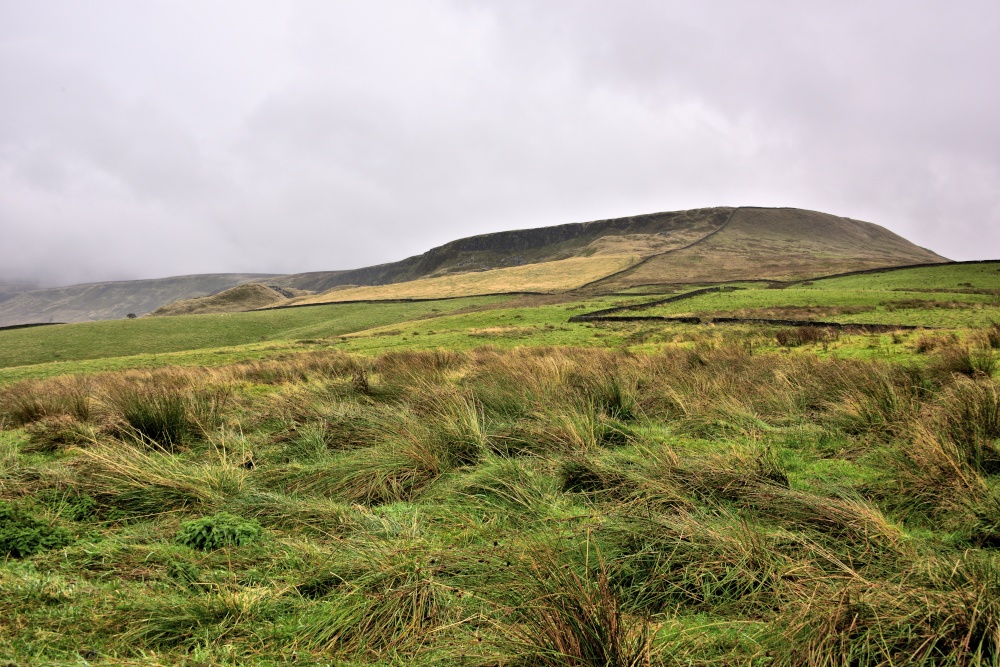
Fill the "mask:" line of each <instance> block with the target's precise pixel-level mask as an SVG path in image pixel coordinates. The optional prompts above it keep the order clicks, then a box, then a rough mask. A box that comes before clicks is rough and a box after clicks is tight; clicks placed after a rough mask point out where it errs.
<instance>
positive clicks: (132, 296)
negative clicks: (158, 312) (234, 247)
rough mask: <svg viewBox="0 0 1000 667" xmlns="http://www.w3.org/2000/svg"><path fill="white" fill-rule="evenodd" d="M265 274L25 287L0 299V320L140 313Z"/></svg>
mask: <svg viewBox="0 0 1000 667" xmlns="http://www.w3.org/2000/svg"><path fill="white" fill-rule="evenodd" d="M270 277H271V276H270V274H264V273H212V274H201V275H193V276H177V277H174V278H160V279H156V280H122V281H115V282H106V283H88V284H86V285H73V286H70V287H55V288H50V289H41V290H31V291H28V292H20V293H18V294H15V295H14V296H12V297H11V298H9V299H6V300H4V301H2V302H0V326H10V325H13V324H25V323H29V322H86V321H90V320H109V319H118V318H122V317H125V316H126V315H128V314H129V313H135V314H136V315H143V314H145V313H148V312H150V311H152V310H154V309H156V308H158V307H160V306H162V305H163V304H166V303H170V302H172V301H177V300H178V299H188V298H191V297H195V296H205V295H208V294H214V293H216V292H219V291H221V290H224V289H229V288H230V287H235V286H236V285H240V284H243V283H248V282H254V281H259V280H264V279H267V278H270Z"/></svg>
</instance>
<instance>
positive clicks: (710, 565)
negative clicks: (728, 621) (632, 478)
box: [606, 508, 802, 617]
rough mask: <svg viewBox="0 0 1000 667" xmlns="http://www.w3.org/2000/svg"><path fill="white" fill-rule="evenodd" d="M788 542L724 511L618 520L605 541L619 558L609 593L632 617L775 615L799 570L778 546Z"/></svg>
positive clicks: (782, 534) (784, 535)
mask: <svg viewBox="0 0 1000 667" xmlns="http://www.w3.org/2000/svg"><path fill="white" fill-rule="evenodd" d="M788 537H789V536H788V534H787V533H785V532H783V531H774V530H768V529H767V528H766V527H765V526H764V525H762V524H760V523H757V522H754V521H751V520H748V519H747V518H746V517H740V516H738V515H737V514H735V513H733V512H731V511H728V510H726V509H724V508H717V509H715V510H713V511H704V510H699V511H681V512H678V513H676V514H672V515H666V516H650V517H648V518H640V517H629V518H624V519H622V520H619V521H617V522H614V523H611V525H610V527H609V529H608V531H607V535H606V539H609V540H610V541H611V542H612V543H613V544H614V545H615V549H616V552H617V553H618V554H619V556H618V557H617V558H616V559H615V560H614V562H613V572H614V580H615V585H616V587H617V589H618V590H619V591H620V595H621V596H622V598H623V600H625V601H627V603H628V605H629V608H630V609H632V610H635V611H636V612H639V613H645V614H653V613H662V612H665V611H672V610H674V609H676V608H677V607H678V606H683V607H686V608H688V609H691V610H692V611H703V612H710V613H712V614H716V615H719V616H736V617H738V616H740V615H760V614H766V613H769V612H772V611H774V610H775V609H776V608H778V607H780V605H781V601H782V597H783V596H784V595H785V594H786V592H785V590H784V587H785V577H786V574H787V573H789V572H792V571H793V569H794V568H795V567H796V566H798V567H802V565H801V564H799V563H796V562H795V560H794V559H793V558H792V557H790V556H789V554H788V553H786V552H787V551H789V549H788V548H787V546H785V545H782V542H783V541H786V542H787V540H788Z"/></svg>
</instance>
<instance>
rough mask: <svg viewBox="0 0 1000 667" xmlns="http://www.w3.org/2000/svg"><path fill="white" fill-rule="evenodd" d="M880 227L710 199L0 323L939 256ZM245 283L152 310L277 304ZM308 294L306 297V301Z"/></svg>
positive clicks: (40, 303)
mask: <svg viewBox="0 0 1000 667" xmlns="http://www.w3.org/2000/svg"><path fill="white" fill-rule="evenodd" d="M942 261H946V260H944V258H942V257H940V256H938V255H936V254H934V253H933V252H931V251H929V250H925V249H923V248H918V247H917V246H914V245H913V244H912V243H909V242H908V241H906V240H905V239H903V238H901V237H899V236H897V235H895V234H892V233H891V232H889V231H888V230H885V229H883V228H881V227H879V226H877V225H873V224H871V223H865V222H859V221H856V220H850V219H847V218H838V217H835V216H831V215H827V214H823V213H816V212H813V211H803V210H799V209H762V208H730V207H720V208H708V209H694V210H690V211H675V212H666V213H653V214H649V215H640V216H633V217H627V218H617V219H613V220H598V221H594V222H586V223H572V224H566V225H556V226H553V227H541V228H537V229H527V230H516V231H509V232H498V233H494V234H483V235H479V236H471V237H468V238H464V239H458V240H456V241H452V242H450V243H447V244H445V245H443V246H440V247H437V248H433V249H431V250H429V251H427V252H426V253H423V254H421V255H417V256H415V257H410V258H407V259H404V260H402V261H399V262H393V263H389V264H380V265H376V266H371V267H365V268H361V269H354V270H350V271H333V272H318V273H303V274H293V275H286V276H261V275H253V274H216V275H201V276H181V277H177V278H166V279H162V280H152V281H128V282H116V283H95V284H90V285H77V286H73V287H66V288H59V289H49V290H34V291H28V292H21V293H18V294H15V295H13V296H10V297H9V298H4V297H3V296H2V295H0V326H7V325H14V324H22V323H29V322H78V321H87V320H99V319H115V318H120V317H124V316H125V315H126V314H128V313H134V314H136V315H142V314H145V313H149V312H151V311H153V310H156V309H158V308H161V307H163V306H166V305H168V304H174V302H176V301H189V300H190V299H192V298H197V297H203V296H208V295H215V294H217V293H218V292H221V291H224V290H227V289H229V288H232V287H234V286H236V285H240V284H244V283H249V282H260V281H261V278H267V284H268V285H269V286H271V287H276V288H278V289H284V290H288V289H292V290H304V291H308V292H329V294H326V295H325V296H323V297H321V298H312V299H307V300H308V301H309V302H312V303H321V302H330V301H347V300H363V299H398V298H433V297H442V296H469V295H474V294H491V293H501V292H510V291H519V292H525V291H539V292H559V291H562V292H565V291H570V290H574V289H578V288H581V287H584V286H586V287H587V288H588V289H589V290H590V291H591V292H593V293H607V292H614V291H621V290H627V289H629V288H632V287H634V286H637V285H650V284H665V283H684V282H713V281H720V280H722V281H724V280H740V279H760V278H766V279H782V280H787V279H793V278H804V277H810V276H817V275H824V274H829V273H836V272H842V271H850V270H857V269H866V268H872V267H879V266H898V265H904V264H916V263H928V262H942ZM248 290H252V291H255V293H254V294H253V295H251V294H250V291H242V292H237V293H231V294H225V295H220V296H219V297H218V298H216V299H214V300H210V301H206V300H200V301H197V302H192V303H183V304H174V305H170V307H168V308H164V309H163V310H161V311H160V313H159V314H172V313H194V312H230V311H232V310H235V309H238V308H244V309H250V308H254V307H261V306H268V305H274V304H276V303H277V300H276V299H275V297H274V295H267V294H265V293H263V292H261V289H260V288H248ZM305 300H306V299H304V300H303V301H305Z"/></svg>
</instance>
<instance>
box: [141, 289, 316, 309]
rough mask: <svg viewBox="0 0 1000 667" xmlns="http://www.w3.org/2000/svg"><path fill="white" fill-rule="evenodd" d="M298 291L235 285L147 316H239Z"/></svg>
mask: <svg viewBox="0 0 1000 667" xmlns="http://www.w3.org/2000/svg"><path fill="white" fill-rule="evenodd" d="M302 294H303V292H302V290H295V291H292V290H288V289H285V288H274V287H269V286H267V285H262V284H260V283H247V284H244V285H237V286H236V287H231V288H229V289H227V290H223V291H221V292H218V293H217V294H212V295H209V296H201V297H195V298H193V299H182V300H180V301H174V302H173V303H169V304H167V305H165V306H160V307H159V308H157V309H156V310H154V311H153V312H151V313H149V316H150V317H165V316H168V315H200V314H206V313H239V312H243V311H247V310H256V309H257V308H266V307H268V306H275V305H278V304H281V303H285V302H286V301H288V300H289V298H290V297H293V296H299V295H302Z"/></svg>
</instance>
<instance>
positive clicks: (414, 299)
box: [243, 292, 561, 313]
mask: <svg viewBox="0 0 1000 667" xmlns="http://www.w3.org/2000/svg"><path fill="white" fill-rule="evenodd" d="M560 293H561V292H487V293H485V294H464V295H462V296H433V297H412V298H401V299H351V300H349V301H327V302H325V303H292V304H288V305H286V306H268V307H266V308H255V309H253V310H246V311H243V312H246V313H259V312H262V311H265V310H284V309H286V308H312V307H315V306H339V305H340V304H345V303H419V302H424V301H454V300H455V299H478V298H482V297H484V296H550V295H552V294H560Z"/></svg>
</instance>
